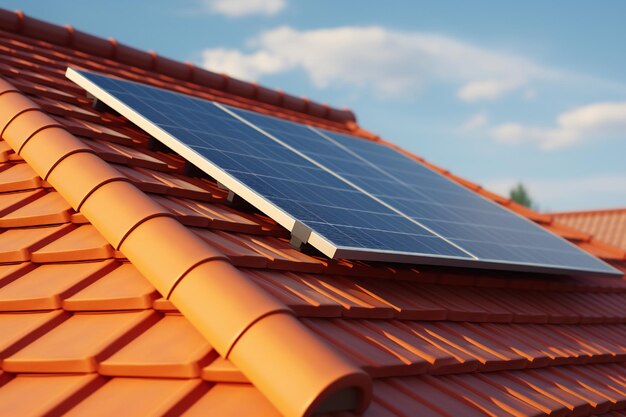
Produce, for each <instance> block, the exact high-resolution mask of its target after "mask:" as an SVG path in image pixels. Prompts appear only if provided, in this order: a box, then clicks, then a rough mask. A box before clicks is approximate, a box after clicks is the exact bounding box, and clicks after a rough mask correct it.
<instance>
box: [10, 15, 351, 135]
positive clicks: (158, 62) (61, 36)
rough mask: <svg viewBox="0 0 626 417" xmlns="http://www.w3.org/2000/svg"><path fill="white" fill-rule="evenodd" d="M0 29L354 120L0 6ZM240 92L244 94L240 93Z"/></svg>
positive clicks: (303, 110)
mask: <svg viewBox="0 0 626 417" xmlns="http://www.w3.org/2000/svg"><path fill="white" fill-rule="evenodd" d="M0 29H2V30H7V31H10V32H14V33H18V34H21V35H24V36H28V37H30V38H34V39H38V40H43V41H46V42H50V43H53V44H55V45H59V46H63V47H70V48H72V49H74V50H77V51H82V52H86V53H89V54H92V55H94V56H99V57H101V58H107V59H111V60H114V61H117V62H120V63H123V64H128V65H132V66H135V67H138V68H141V69H143V70H148V71H153V72H156V73H158V74H161V75H165V76H168V77H172V78H175V79H179V80H181V81H186V82H192V83H195V84H197V85H201V86H204V87H208V88H210V89H212V90H219V91H224V92H227V93H229V94H233V95H236V96H239V97H242V98H245V99H254V100H256V101H258V102H259V103H263V104H269V105H272V106H275V107H279V108H285V109H288V110H291V111H295V112H298V113H302V114H305V115H307V116H313V117H317V118H320V119H326V120H330V121H333V122H339V123H344V124H346V125H348V126H349V127H350V128H352V127H353V126H354V125H355V123H356V116H355V115H354V113H353V112H352V110H350V109H345V108H344V109H339V108H335V107H331V106H329V105H327V104H324V103H318V102H315V101H312V100H309V99H308V98H306V97H296V96H292V95H289V94H286V93H285V92H284V91H282V90H280V89H271V88H267V87H263V86H260V85H259V84H257V83H256V82H247V81H242V80H239V79H237V78H233V77H230V76H228V75H227V74H218V73H215V72H213V71H209V70H205V69H203V68H200V67H197V66H195V65H194V64H192V63H190V62H185V63H183V62H180V61H176V60H173V59H170V58H166V57H163V56H160V55H158V54H157V53H156V52H154V51H143V50H140V49H136V48H133V47H131V46H128V45H126V44H123V43H120V42H118V41H117V40H115V39H114V38H109V39H104V38H101V37H98V36H94V35H91V34H88V33H86V32H82V31H80V30H76V29H74V28H73V27H72V26H69V25H66V26H60V25H56V24H54V23H49V22H46V21H43V20H39V19H36V18H34V17H30V16H27V15H25V14H24V13H23V12H21V11H19V10H17V11H15V12H11V11H9V10H6V9H3V8H0ZM244 91H245V92H246V94H243V92H244Z"/></svg>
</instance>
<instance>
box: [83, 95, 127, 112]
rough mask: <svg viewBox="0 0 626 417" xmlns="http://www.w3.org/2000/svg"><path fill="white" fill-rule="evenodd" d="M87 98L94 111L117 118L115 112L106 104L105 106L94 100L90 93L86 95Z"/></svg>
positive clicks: (101, 102) (98, 100) (96, 99)
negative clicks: (113, 115)
mask: <svg viewBox="0 0 626 417" xmlns="http://www.w3.org/2000/svg"><path fill="white" fill-rule="evenodd" d="M87 98H88V99H90V100H91V107H93V108H94V109H96V110H99V111H103V112H106V113H111V114H115V115H117V116H119V115H120V114H119V113H118V112H117V111H115V110H113V109H112V108H111V107H109V106H108V105H107V104H105V103H104V102H103V101H101V100H100V99H98V98H96V97H95V96H94V95H92V94H91V93H87Z"/></svg>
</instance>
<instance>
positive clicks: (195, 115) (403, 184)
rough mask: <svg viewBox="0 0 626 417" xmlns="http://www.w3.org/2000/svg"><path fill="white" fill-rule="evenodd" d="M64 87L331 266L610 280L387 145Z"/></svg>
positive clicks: (120, 89) (75, 76) (127, 86)
mask: <svg viewBox="0 0 626 417" xmlns="http://www.w3.org/2000/svg"><path fill="white" fill-rule="evenodd" d="M68 77H69V78H70V79H72V80H74V81H75V82H77V83H78V84H79V85H81V86H82V87H84V88H85V89H87V90H88V91H89V92H90V93H91V94H92V95H94V96H95V97H96V98H98V99H99V100H101V101H102V102H104V103H105V104H107V105H109V106H110V107H112V108H113V109H114V110H116V111H118V112H119V113H121V114H122V115H123V116H125V117H126V118H128V119H129V120H130V121H132V122H133V123H135V124H137V125H138V126H139V127H141V128H142V129H144V130H146V132H148V133H149V134H150V135H152V136H154V137H155V138H157V139H158V140H160V141H162V142H164V143H165V144H166V145H167V146H169V147H170V148H172V149H173V150H175V151H177V152H178V153H179V154H181V155H182V156H183V157H185V159H187V160H188V161H190V162H191V163H193V164H194V165H196V166H198V167H199V168H201V169H203V170H204V171H205V172H207V173H208V174H209V175H211V176H213V177H214V178H215V179H216V180H218V181H219V182H221V183H223V184H224V185H226V186H227V187H228V188H230V189H231V190H233V191H234V192H235V193H237V194H239V195H240V196H242V197H243V198H244V199H246V200H248V201H249V202H250V203H251V204H253V205H255V206H257V207H258V208H259V209H260V210H262V211H264V212H265V213H266V214H268V215H270V216H271V217H273V218H274V219H275V220H276V221H278V222H279V223H280V224H282V225H283V226H285V227H286V228H288V229H289V230H290V231H294V230H295V229H298V230H300V231H301V230H305V231H308V232H310V236H309V235H307V236H304V238H305V240H307V239H308V241H309V243H311V244H312V245H314V246H316V247H317V248H318V249H320V250H321V251H322V252H324V253H325V254H327V255H328V256H331V257H333V256H337V257H347V258H353V259H373V260H382V261H402V262H422V263H431V264H446V265H467V266H475V267H497V268H501V269H516V270H534V271H545V272H593V273H598V274H615V273H616V272H617V271H615V270H613V269H612V268H611V267H610V266H608V265H606V264H604V263H603V262H602V261H600V260H598V259H596V258H594V257H592V256H591V255H588V254H587V253H586V252H583V251H581V250H580V249H578V248H577V247H575V246H573V245H571V244H569V243H568V242H566V241H564V240H563V239H561V238H559V237H557V236H554V235H552V234H550V233H548V232H547V231H545V230H544V229H542V228H540V227H539V226H536V225H535V224H534V223H532V222H530V221H528V220H526V219H524V218H522V217H519V216H517V215H516V214H513V213H511V212H509V211H508V210H506V209H503V208H502V207H500V206H498V205H496V204H495V203H492V202H491V201H488V200H486V199H484V198H482V197H480V196H478V195H476V194H474V193H472V192H470V191H469V190H467V189H465V188H463V187H461V186H459V185H458V184H456V183H454V182H452V181H450V180H448V179H447V178H445V177H443V176H442V175H440V174H438V173H436V172H434V171H432V170H430V169H429V168H428V167H426V166H424V165H422V164H420V163H419V162H417V161H414V160H412V159H410V158H408V157H406V156H404V155H402V154H401V153H399V152H397V151H395V150H393V149H391V148H389V147H387V146H383V145H380V144H377V143H374V142H371V141H366V140H363V139H358V138H355V137H351V136H348V135H343V134H339V133H336V132H330V131H325V130H319V129H315V128H312V127H309V126H305V125H302V124H298V123H293V122H289V121H286V120H282V119H278V118H274V117H270V116H265V115H261V114H259V113H254V112H249V111H244V110H240V109H235V108H231V107H227V106H224V105H219V104H215V103H213V102H211V101H207V100H202V99H199V98H195V97H191V96H187V95H183V94H178V93H174V92H171V91H167V90H162V89H158V88H155V87H150V86H146V85H142V84H138V83H134V82H130V81H124V80H119V79H115V78H110V77H106V76H102V75H98V74H93V73H89V72H84V71H76V70H72V69H68ZM298 225H300V226H298ZM299 233H300V232H299Z"/></svg>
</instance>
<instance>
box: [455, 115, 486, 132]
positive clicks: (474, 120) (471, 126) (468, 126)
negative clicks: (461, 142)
mask: <svg viewBox="0 0 626 417" xmlns="http://www.w3.org/2000/svg"><path fill="white" fill-rule="evenodd" d="M487 123H489V117H487V114H485V113H476V114H474V115H473V116H471V117H470V118H469V119H467V120H466V121H465V123H463V125H461V130H464V131H466V132H468V131H471V130H476V129H480V128H481V127H485V126H486V125H487Z"/></svg>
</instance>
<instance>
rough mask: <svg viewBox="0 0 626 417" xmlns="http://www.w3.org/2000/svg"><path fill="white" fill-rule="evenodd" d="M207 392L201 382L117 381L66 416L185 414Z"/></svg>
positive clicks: (128, 379) (114, 380) (155, 416)
mask: <svg viewBox="0 0 626 417" xmlns="http://www.w3.org/2000/svg"><path fill="white" fill-rule="evenodd" d="M205 390H206V387H203V386H202V384H201V383H200V380H198V379H183V380H180V379H156V378H150V379H147V378H145V379H136V378H113V379H111V380H110V381H108V382H107V383H106V384H104V385H103V386H102V387H100V388H99V389H98V390H97V391H96V392H94V393H93V394H92V395H90V396H88V397H87V398H86V399H84V400H83V401H82V402H80V403H79V404H78V405H77V406H76V407H74V408H72V409H71V410H69V411H68V412H67V414H64V415H66V416H94V417H96V416H103V417H105V416H111V415H124V414H126V415H137V416H139V415H140V416H154V417H157V416H162V415H165V414H167V413H168V412H171V413H174V412H176V411H178V412H180V411H182V410H181V409H184V408H186V407H185V405H186V404H185V403H186V402H193V401H194V400H196V399H197V398H198V396H199V395H200V394H201V392H202V391H205ZM138 398H145V399H150V400H149V401H148V400H146V401H137V399H138Z"/></svg>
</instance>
